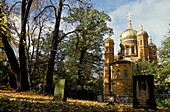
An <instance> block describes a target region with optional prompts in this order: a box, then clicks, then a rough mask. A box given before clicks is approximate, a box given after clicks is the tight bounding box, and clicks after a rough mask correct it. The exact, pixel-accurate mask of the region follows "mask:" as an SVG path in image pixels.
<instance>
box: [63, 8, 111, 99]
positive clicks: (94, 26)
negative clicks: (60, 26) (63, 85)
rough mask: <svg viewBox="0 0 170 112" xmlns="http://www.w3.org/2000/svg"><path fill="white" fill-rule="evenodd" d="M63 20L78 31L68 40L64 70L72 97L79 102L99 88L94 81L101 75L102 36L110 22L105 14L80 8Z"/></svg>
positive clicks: (73, 10)
mask: <svg viewBox="0 0 170 112" xmlns="http://www.w3.org/2000/svg"><path fill="white" fill-rule="evenodd" d="M65 20H66V21H69V22H70V21H76V24H78V25H77V27H76V29H77V30H78V31H77V32H76V34H75V35H71V36H70V37H69V40H68V45H67V46H68V48H67V58H66V69H67V70H68V74H69V75H70V78H71V80H72V81H71V82H72V87H71V88H72V89H73V90H74V97H77V98H80V99H82V98H85V96H87V95H88V92H90V93H91V94H92V93H93V94H94V91H95V90H94V88H95V87H96V86H97V85H98V83H96V82H97V81H99V80H98V79H97V78H95V76H98V75H99V74H101V72H102V69H103V68H101V67H102V66H101V65H102V63H103V61H102V46H103V36H104V34H105V33H106V32H107V30H108V27H107V26H106V21H110V18H109V16H108V15H106V14H105V13H104V12H99V11H97V10H92V8H90V7H86V8H84V7H80V8H74V9H72V13H71V14H70V16H68V17H67V18H65ZM80 29H81V30H80ZM100 78H101V77H100ZM100 83H101V81H100ZM96 84H97V85H96ZM101 84H102V83H101ZM75 85H76V86H75ZM100 87H101V86H100ZM85 94H86V95H85ZM96 94H97V93H96ZM72 95H73V94H72Z"/></svg>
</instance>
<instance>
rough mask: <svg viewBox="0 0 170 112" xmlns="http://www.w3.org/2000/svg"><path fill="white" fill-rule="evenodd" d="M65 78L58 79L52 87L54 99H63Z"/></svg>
mask: <svg viewBox="0 0 170 112" xmlns="http://www.w3.org/2000/svg"><path fill="white" fill-rule="evenodd" d="M65 82H66V80H65V79H58V80H57V81H56V83H55V88H54V101H64V100H65Z"/></svg>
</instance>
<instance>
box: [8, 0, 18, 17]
mask: <svg viewBox="0 0 170 112" xmlns="http://www.w3.org/2000/svg"><path fill="white" fill-rule="evenodd" d="M18 3H21V1H19V2H15V4H13V5H12V7H11V8H10V10H9V12H8V15H9V14H10V12H11V11H12V9H13V8H14V7H15V5H17V4H18Z"/></svg>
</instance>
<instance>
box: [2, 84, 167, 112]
mask: <svg viewBox="0 0 170 112" xmlns="http://www.w3.org/2000/svg"><path fill="white" fill-rule="evenodd" d="M61 111H62V112H72V111H75V112H77V111H78V112H116V111H123V112H141V111H143V112H144V111H145V110H143V109H133V108H132V105H120V104H116V105H114V106H113V105H108V103H103V102H95V101H88V100H76V99H67V101H66V102H62V101H60V102H59V101H58V102H56V101H53V96H46V95H43V94H37V93H35V92H31V91H26V92H15V90H13V89H11V88H7V87H5V86H0V112H61ZM148 111H152V112H154V111H155V110H148ZM158 111H165V112H166V111H167V112H168V111H170V109H169V108H159V110H158Z"/></svg>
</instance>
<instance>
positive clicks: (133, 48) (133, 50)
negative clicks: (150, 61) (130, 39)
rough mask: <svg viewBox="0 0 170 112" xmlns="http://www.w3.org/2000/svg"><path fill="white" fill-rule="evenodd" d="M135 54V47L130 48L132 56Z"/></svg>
mask: <svg viewBox="0 0 170 112" xmlns="http://www.w3.org/2000/svg"><path fill="white" fill-rule="evenodd" d="M133 53H135V47H134V46H132V54H133Z"/></svg>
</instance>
